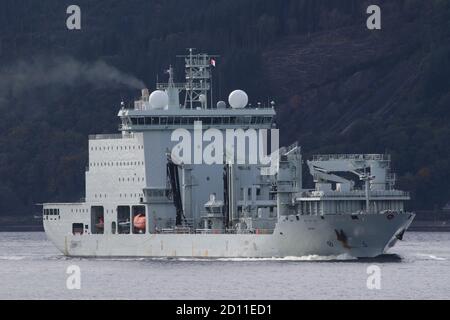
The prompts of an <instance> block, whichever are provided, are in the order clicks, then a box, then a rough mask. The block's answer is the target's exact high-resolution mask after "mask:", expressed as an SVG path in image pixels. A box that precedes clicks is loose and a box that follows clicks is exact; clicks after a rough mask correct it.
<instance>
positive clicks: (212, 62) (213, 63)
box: [211, 59, 216, 67]
mask: <svg viewBox="0 0 450 320" xmlns="http://www.w3.org/2000/svg"><path fill="white" fill-rule="evenodd" d="M211 65H212V66H213V67H215V66H216V60H214V59H211Z"/></svg>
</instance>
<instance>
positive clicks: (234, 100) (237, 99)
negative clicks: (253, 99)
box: [228, 90, 248, 109]
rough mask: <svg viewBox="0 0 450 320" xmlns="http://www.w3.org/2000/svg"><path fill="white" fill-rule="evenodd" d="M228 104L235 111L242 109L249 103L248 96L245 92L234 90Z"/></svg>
mask: <svg viewBox="0 0 450 320" xmlns="http://www.w3.org/2000/svg"><path fill="white" fill-rule="evenodd" d="M228 102H229V103H230V106H231V107H232V108H233V109H242V108H245V106H246V105H247V103H248V96H247V94H246V93H245V91H242V90H234V91H233V92H232V93H230V95H229V96H228Z"/></svg>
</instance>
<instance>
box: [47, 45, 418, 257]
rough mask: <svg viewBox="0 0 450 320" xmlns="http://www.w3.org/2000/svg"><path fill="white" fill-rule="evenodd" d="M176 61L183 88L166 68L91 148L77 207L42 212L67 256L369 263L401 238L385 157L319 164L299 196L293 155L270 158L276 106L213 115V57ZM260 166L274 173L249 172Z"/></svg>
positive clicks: (285, 151)
mask: <svg viewBox="0 0 450 320" xmlns="http://www.w3.org/2000/svg"><path fill="white" fill-rule="evenodd" d="M182 58H183V59H185V65H186V69H185V78H186V79H185V80H186V81H185V82H184V83H176V82H175V81H174V76H173V74H174V73H173V69H172V67H170V68H169V69H168V70H167V73H168V81H167V83H157V85H156V90H155V91H153V92H152V93H151V94H150V92H149V90H148V89H143V90H142V95H141V97H140V99H139V100H137V101H135V103H134V106H133V108H125V106H124V105H122V107H121V108H120V111H119V113H118V117H119V119H120V125H119V131H120V133H119V134H116V135H93V136H90V137H89V166H88V168H87V170H86V197H85V199H84V200H83V201H81V202H77V203H48V204H44V209H43V210H44V211H43V212H44V227H45V231H46V233H47V235H48V237H49V238H50V239H51V240H52V241H53V242H54V243H55V245H56V246H57V247H58V248H59V249H60V250H61V251H62V252H63V253H64V254H66V255H73V256H181V257H186V256H188V257H193V256H194V257H205V256H206V257H283V256H301V255H307V254H317V255H339V254H344V253H345V254H349V255H352V256H355V257H367V256H376V255H379V254H382V253H383V252H385V251H386V250H387V248H388V247H390V246H392V245H393V244H394V243H395V241H396V240H398V239H400V238H401V237H402V236H403V233H404V232H405V230H406V229H407V227H408V226H409V224H410V223H411V222H412V219H413V217H414V215H413V214H412V213H407V212H405V211H404V207H403V203H404V201H406V200H408V199H409V196H408V194H407V193H405V192H402V191H398V190H395V189H394V177H393V175H392V174H391V173H390V166H389V164H390V158H389V157H388V156H387V155H378V154H376V155H374V154H360V155H320V156H315V157H314V158H313V159H312V160H310V161H308V162H307V164H308V166H309V169H310V173H311V174H312V175H313V177H314V181H315V189H314V190H308V189H304V188H303V185H302V163H303V161H302V156H301V148H300V147H299V146H298V145H297V144H293V145H292V146H289V147H282V148H279V149H277V150H274V149H275V148H272V147H273V141H274V140H276V138H277V135H276V131H275V123H274V117H275V109H274V103H273V102H272V103H269V104H268V105H263V104H260V103H257V104H256V106H255V107H251V106H249V105H248V97H247V95H246V94H245V93H244V92H243V91H241V90H236V91H234V92H232V93H231V94H230V96H229V101H228V102H229V103H228V104H227V103H226V102H224V101H219V102H217V103H216V104H213V97H212V94H211V87H210V85H211V84H210V78H211V61H212V59H214V58H215V57H214V56H210V55H208V54H198V53H194V52H193V50H192V49H190V50H189V53H188V55H185V56H182ZM180 98H183V99H182V100H181V99H180ZM261 132H263V133H267V135H268V136H269V137H270V138H268V137H267V136H264V135H261V134H260V133H261ZM239 139H241V140H239ZM219 140H220V141H219ZM225 140H226V141H225ZM269 140H270V143H269ZM219 142H221V143H219ZM183 143H184V144H183ZM186 145H187V146H188V147H187V148H186V147H184V148H183V146H186ZM275 151H276V152H275ZM205 154H206V155H209V158H208V157H206V158H205ZM256 154H257V155H256ZM261 155H266V156H270V157H269V158H270V159H271V160H273V161H276V163H273V161H272V162H270V163H267V162H265V163H261V162H260V161H251V160H252V159H253V160H255V159H256V160H258V156H259V157H260V156H261ZM273 155H276V156H274V157H271V156H273ZM266 158H267V157H266Z"/></svg>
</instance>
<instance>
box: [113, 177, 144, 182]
mask: <svg viewBox="0 0 450 320" xmlns="http://www.w3.org/2000/svg"><path fill="white" fill-rule="evenodd" d="M134 180H135V178H134V177H132V178H130V177H128V178H126V179H125V178H119V182H125V181H126V182H134ZM136 181H137V182H141V181H144V178H143V177H142V178H139V177H136Z"/></svg>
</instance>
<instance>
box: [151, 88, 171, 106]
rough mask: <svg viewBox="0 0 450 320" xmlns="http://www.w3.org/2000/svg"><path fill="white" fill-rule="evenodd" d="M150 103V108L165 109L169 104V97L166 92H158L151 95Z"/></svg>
mask: <svg viewBox="0 0 450 320" xmlns="http://www.w3.org/2000/svg"><path fill="white" fill-rule="evenodd" d="M148 101H149V103H150V108H152V109H164V108H165V107H167V105H168V104H169V96H168V95H167V93H166V92H165V91H162V90H156V91H153V92H152V93H151V94H150V97H149V99H148Z"/></svg>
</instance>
